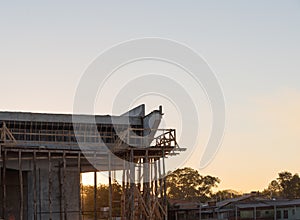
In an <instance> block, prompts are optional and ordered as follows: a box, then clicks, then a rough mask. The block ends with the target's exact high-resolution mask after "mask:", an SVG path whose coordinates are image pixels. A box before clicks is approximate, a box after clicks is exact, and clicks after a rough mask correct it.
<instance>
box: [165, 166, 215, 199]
mask: <svg viewBox="0 0 300 220" xmlns="http://www.w3.org/2000/svg"><path fill="white" fill-rule="evenodd" d="M218 183H220V180H219V179H218V178H217V177H213V176H201V175H200V173H199V172H198V171H197V170H194V169H192V168H189V167H185V168H182V169H177V170H175V171H174V172H172V173H169V174H168V175H167V177H166V184H167V195H168V197H169V198H171V199H184V200H191V201H193V200H194V201H206V200H208V199H209V198H210V197H211V195H212V189H213V188H214V187H217V185H218Z"/></svg>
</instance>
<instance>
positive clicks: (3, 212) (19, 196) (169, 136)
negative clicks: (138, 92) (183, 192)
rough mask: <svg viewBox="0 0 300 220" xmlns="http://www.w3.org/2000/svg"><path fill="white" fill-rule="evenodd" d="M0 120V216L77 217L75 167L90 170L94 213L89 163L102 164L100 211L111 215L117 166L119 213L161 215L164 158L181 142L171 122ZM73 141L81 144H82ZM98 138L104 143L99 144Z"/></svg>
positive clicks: (80, 210) (125, 216)
mask: <svg viewBox="0 0 300 220" xmlns="http://www.w3.org/2000/svg"><path fill="white" fill-rule="evenodd" d="M0 123H1V124H0V126H1V128H0V134H1V136H0V137H1V139H0V164H1V166H0V167H1V169H0V185H1V189H0V202H1V207H0V219H1V218H2V219H9V218H10V216H12V215H13V217H14V219H20V220H29V219H34V220H41V219H60V220H67V219H79V220H82V218H83V215H82V213H83V211H84V210H83V207H82V199H81V198H82V187H81V179H80V178H81V173H83V172H95V175H94V178H95V179H94V196H95V202H94V219H95V220H96V219H98V216H97V215H98V212H99V210H97V207H96V196H97V181H96V177H97V174H96V172H97V171H106V172H108V183H109V207H110V208H109V211H108V212H109V213H108V217H107V219H114V217H115V216H113V215H112V203H113V198H112V182H113V181H114V178H115V174H114V172H115V171H118V172H121V173H122V183H121V185H122V198H121V201H120V206H121V207H120V208H121V216H119V217H120V218H121V219H123V220H125V219H126V220H127V219H128V220H133V219H167V197H166V182H165V175H166V170H165V158H166V157H168V156H171V155H176V154H178V152H179V151H180V150H182V149H180V148H179V147H178V145H177V142H176V131H175V130H174V129H150V128H143V125H139V124H135V125H128V124H121V123H120V124H117V125H112V124H109V123H106V124H103V123H102V124H100V123H99V124H97V126H96V129H95V128H93V126H92V125H91V124H90V123H78V124H73V123H71V122H55V121H47V122H45V121H29V120H26V121H25V120H24V121H21V120H2V121H0ZM74 130H76V131H77V132H76V135H75V132H74ZM145 134H147V135H145ZM145 137H148V138H145ZM78 143H82V144H83V145H84V144H86V146H89V148H86V150H85V148H83V149H82V148H80V147H79V146H78ZM103 144H105V145H106V146H108V148H106V150H103V151H99V149H101V148H102V147H103V146H102V145H103ZM113 157H117V158H120V159H121V160H118V161H122V163H120V162H115V161H114V159H113ZM91 161H94V164H92V163H91ZM97 167H98V168H99V167H100V169H97ZM72 178H73V179H72ZM72 180H74V181H75V184H74V185H76V186H73V185H72V184H73V183H72ZM72 187H73V188H72ZM71 189H72V190H71ZM57 197H58V199H57ZM70 198H72V199H73V200H70ZM74 201H75V202H74ZM75 203H76V204H75Z"/></svg>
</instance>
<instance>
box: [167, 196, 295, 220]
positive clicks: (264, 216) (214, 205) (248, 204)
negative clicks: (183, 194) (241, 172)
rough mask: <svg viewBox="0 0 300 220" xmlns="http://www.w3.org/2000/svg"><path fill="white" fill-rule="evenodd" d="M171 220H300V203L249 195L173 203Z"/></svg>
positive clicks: (170, 208)
mask: <svg viewBox="0 0 300 220" xmlns="http://www.w3.org/2000/svg"><path fill="white" fill-rule="evenodd" d="M169 204H170V207H169V215H168V217H169V219H174V220H192V219H193V220H194V219H201V220H217V219H218V220H219V219H220V220H253V219H254V220H256V219H257V220H258V219H260V220H268V219H270V220H271V219H272V220H281V219H290V220H297V219H299V220H300V199H294V200H287V199H281V200H270V199H265V198H261V197H259V196H257V195H256V194H253V193H252V194H246V195H243V196H240V197H237V198H233V199H227V200H223V201H220V202H214V201H212V202H208V203H206V204H201V205H200V203H196V202H188V201H179V200H173V201H172V200H171V201H170V203H169Z"/></svg>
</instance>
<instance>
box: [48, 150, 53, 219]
mask: <svg viewBox="0 0 300 220" xmlns="http://www.w3.org/2000/svg"><path fill="white" fill-rule="evenodd" d="M51 166H52V161H51V152H50V151H49V152H48V175H49V176H48V180H49V181H48V208H49V220H52V169H51Z"/></svg>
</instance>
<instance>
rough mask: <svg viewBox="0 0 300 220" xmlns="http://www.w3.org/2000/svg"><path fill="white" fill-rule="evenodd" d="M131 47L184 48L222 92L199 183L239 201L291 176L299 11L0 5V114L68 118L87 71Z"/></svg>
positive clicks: (197, 4) (276, 5)
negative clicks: (121, 46) (218, 128)
mask: <svg viewBox="0 0 300 220" xmlns="http://www.w3.org/2000/svg"><path fill="white" fill-rule="evenodd" d="M140 37H162V38H170V39H173V40H176V41H179V42H182V43H185V44H187V45H188V46H190V47H191V48H193V49H194V50H196V51H198V52H199V53H200V54H201V55H202V56H203V57H204V58H205V59H206V60H207V62H208V63H209V65H210V66H211V67H212V69H213V70H214V71H215V72H216V75H217V77H218V78H219V80H220V83H221V84H222V87H223V90H224V95H225V98H226V105H227V111H228V119H227V121H228V124H227V131H226V136H225V138H224V144H223V146H222V148H221V150H220V151H219V154H218V155H217V157H216V158H215V160H214V162H213V163H212V164H211V165H210V166H209V167H207V169H205V170H204V171H203V172H204V173H210V174H212V175H217V176H219V177H220V178H221V179H222V180H223V183H222V185H221V187H223V188H236V189H238V190H244V191H247V190H252V189H261V188H263V187H265V186H266V184H267V183H268V182H269V181H270V180H271V179H272V178H275V176H276V173H277V172H278V171H281V170H284V169H287V170H291V171H293V172H300V170H299V162H298V158H296V157H295V158H293V157H290V156H291V155H295V154H296V155H299V154H300V140H299V138H297V137H298V136H299V135H298V133H297V132H298V131H299V125H298V124H297V122H299V112H298V111H295V110H297V109H299V110H300V73H299V69H300V62H299V61H300V42H299V41H300V40H299V39H300V1H275V0H272V1H271V0H270V1H164V2H161V1H148V2H146V1H128V2H126V3H124V1H64V2H62V1H43V2H42V1H6V2H1V3H0V74H1V86H0V93H1V94H2V95H1V96H0V103H1V107H0V109H1V110H12V111H14V110H16V111H19V110H20V111H42V112H72V107H73V106H72V105H73V96H74V92H75V90H76V86H77V84H78V81H79V79H80V76H81V74H82V72H83V71H84V69H85V68H86V67H87V66H88V64H89V63H90V62H91V61H92V60H93V59H94V58H95V57H96V56H97V55H98V54H99V53H100V52H101V51H103V50H104V49H106V48H109V47H110V46H112V45H114V44H116V43H119V42H121V41H124V40H129V39H132V38H140ZM166 111H167V110H166ZM103 113H109V112H103ZM166 113H167V112H166ZM269 113H270V114H269ZM272 115H273V116H272ZM265 120H266V121H265ZM285 123H287V124H285ZM277 125H278V126H280V127H281V129H282V130H280V129H279V128H278V129H279V130H276V129H275V130H274V127H276V126H277ZM284 126H286V127H284ZM285 132H287V134H286V133H285ZM294 133H295V135H292V136H290V135H291V134H294ZM274 137H276V138H277V139H278V138H279V139H278V140H277V139H276V140H274ZM245 154H246V155H245ZM284 154H287V156H285V157H282V155H284ZM273 155H274V156H273ZM250 156H251V158H253V157H254V160H255V161H256V163H255V164H253V160H252V161H251V160H249V161H247V160H245V158H249V157H250ZM266 158H267V160H266V161H267V163H266V161H265V159H266ZM225 165H226V166H225ZM297 165H298V167H297ZM258 170H262V171H261V175H259V174H258V173H259V172H258ZM243 171H244V172H243ZM233 176H240V177H242V178H244V179H245V182H244V183H239V182H238V181H237V180H236V178H233ZM262 177H263V178H262ZM247 178H248V179H247Z"/></svg>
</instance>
